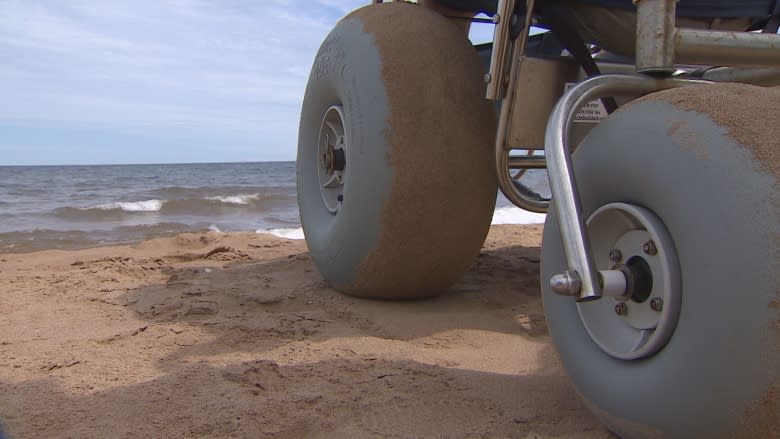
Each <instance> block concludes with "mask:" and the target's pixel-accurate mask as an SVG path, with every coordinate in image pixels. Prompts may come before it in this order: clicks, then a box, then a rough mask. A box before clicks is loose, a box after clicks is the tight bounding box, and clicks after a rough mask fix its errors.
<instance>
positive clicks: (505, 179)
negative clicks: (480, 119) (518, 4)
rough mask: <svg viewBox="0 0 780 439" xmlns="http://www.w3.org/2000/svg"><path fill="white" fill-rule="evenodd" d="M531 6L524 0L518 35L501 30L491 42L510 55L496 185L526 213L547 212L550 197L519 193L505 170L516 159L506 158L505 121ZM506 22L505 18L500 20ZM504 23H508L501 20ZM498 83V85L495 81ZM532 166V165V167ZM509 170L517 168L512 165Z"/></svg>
mask: <svg viewBox="0 0 780 439" xmlns="http://www.w3.org/2000/svg"><path fill="white" fill-rule="evenodd" d="M518 1H524V0H518ZM506 3H514V2H512V1H509V0H506V1H502V2H501V3H500V5H501V4H506ZM533 9H534V0H527V1H526V17H525V28H524V29H523V34H522V35H521V36H520V37H518V39H517V41H514V42H512V41H510V40H509V33H508V32H507V33H501V32H498V31H496V33H495V37H494V41H493V48H494V50H496V47H505V48H511V55H510V58H509V77H508V78H507V79H508V81H506V83H505V86H506V92H505V93H504V94H505V97H504V99H503V102H502V103H501V112H500V114H499V117H498V130H497V132H496V144H495V148H494V149H495V155H496V175H497V177H498V187H499V189H501V192H502V193H503V194H504V196H505V197H506V198H507V199H508V200H509V201H511V202H512V203H514V204H515V205H516V206H518V207H520V208H521V209H525V210H527V211H530V212H537V213H545V212H547V209H548V208H549V206H550V200H549V199H546V198H542V197H538V198H537V197H532V196H530V195H529V194H522V193H520V192H518V191H517V190H515V182H514V181H512V178H511V177H510V176H509V173H508V172H507V171H508V169H510V166H513V165H517V164H518V163H519V161H518V160H517V158H515V157H511V158H510V157H509V152H510V151H511V149H510V148H507V146H506V139H507V135H508V133H509V124H510V123H511V120H512V108H513V107H514V102H515V91H516V88H517V78H518V76H519V74H520V63H521V62H522V56H523V54H524V53H525V45H526V42H527V41H528V33H529V31H530V29H531V19H532V18H533ZM508 11H509V12H508V13H509V16H511V14H512V12H513V10H512V9H509V10H508ZM498 20H499V24H498V25H501V18H500V17H499V19H498ZM504 21H507V22H508V20H504ZM505 24H507V25H508V23H505ZM499 67H500V68H502V69H503V68H504V65H503V64H502V65H501V66H493V63H492V61H491V66H490V71H491V72H494V71H496V69H497V68H499ZM486 79H490V80H491V83H492V82H496V81H495V79H496V78H493V77H490V78H486ZM491 83H488V86H490V85H491ZM498 85H499V86H500V85H501V84H498ZM501 94H502V93H501V92H498V93H495V94H493V93H491V92H490V91H489V90H488V94H487V98H488V99H497V98H498V97H499V96H501ZM535 160H536V163H538V162H539V160H544V157H538V158H536V159H535ZM534 167H535V166H534ZM512 169H517V168H515V167H513V168H512Z"/></svg>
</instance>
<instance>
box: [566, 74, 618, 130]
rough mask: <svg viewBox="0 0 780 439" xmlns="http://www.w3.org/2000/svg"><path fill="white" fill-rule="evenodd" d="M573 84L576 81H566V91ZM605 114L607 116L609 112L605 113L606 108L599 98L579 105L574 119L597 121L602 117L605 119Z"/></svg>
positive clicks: (576, 120)
mask: <svg viewBox="0 0 780 439" xmlns="http://www.w3.org/2000/svg"><path fill="white" fill-rule="evenodd" d="M575 85H577V83H576V82H567V83H566V91H568V90H569V89H570V88H572V87H574V86H575ZM607 116H609V113H607V109H606V108H605V107H604V104H603V103H602V102H601V99H596V100H593V101H590V102H588V103H587V104H585V105H583V106H582V107H580V109H579V110H578V111H577V114H575V115H574V121H575V122H592V123H599V122H601V120H602V119H606V118H607Z"/></svg>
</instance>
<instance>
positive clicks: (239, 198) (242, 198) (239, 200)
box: [206, 194, 260, 205]
mask: <svg viewBox="0 0 780 439" xmlns="http://www.w3.org/2000/svg"><path fill="white" fill-rule="evenodd" d="M258 198H260V194H238V195H229V196H225V197H219V196H217V197H206V199H207V200H209V201H219V202H220V203H225V204H240V205H246V204H249V202H250V201H252V200H257V199H258Z"/></svg>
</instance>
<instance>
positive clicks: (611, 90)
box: [544, 75, 710, 301]
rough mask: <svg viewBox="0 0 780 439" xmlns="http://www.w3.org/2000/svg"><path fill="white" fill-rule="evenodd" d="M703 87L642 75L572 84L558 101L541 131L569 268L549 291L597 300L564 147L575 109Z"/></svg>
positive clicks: (582, 220) (579, 207) (598, 294)
mask: <svg viewBox="0 0 780 439" xmlns="http://www.w3.org/2000/svg"><path fill="white" fill-rule="evenodd" d="M709 83H710V82H708V81H692V80H686V79H654V78H652V77H649V76H644V75H602V76H596V77H593V78H590V79H588V80H586V81H583V82H581V83H579V84H577V85H576V86H575V87H572V88H571V89H569V91H568V92H566V93H564V95H563V97H562V98H561V100H560V101H558V104H557V105H556V106H555V109H554V110H553V113H552V115H551V116H550V120H549V122H548V124H547V129H546V131H545V140H544V155H545V157H546V158H547V170H548V176H549V179H550V190H551V192H552V197H553V199H554V200H555V203H553V206H554V209H555V214H556V216H557V218H558V225H559V227H560V231H561V237H562V239H563V248H564V252H565V254H566V261H567V263H568V267H569V269H568V271H567V272H565V273H562V274H560V275H557V276H554V277H553V279H551V280H550V284H551V285H553V286H554V288H553V289H554V291H556V292H558V293H560V294H565V295H571V296H578V300H579V301H588V300H594V299H598V298H600V297H601V296H602V291H601V286H600V285H599V281H598V271H597V270H596V268H595V264H594V263H593V258H592V257H591V252H590V242H589V241H588V237H587V234H586V233H585V230H586V228H585V218H584V216H583V213H582V203H581V201H580V195H579V191H578V190H577V184H576V179H575V176H574V167H573V165H572V160H571V151H570V150H569V148H568V146H567V145H568V143H567V139H568V135H569V127H570V126H571V123H572V120H573V119H574V114H575V112H576V111H577V109H578V108H580V107H581V106H582V105H583V104H585V103H587V102H590V101H591V100H593V99H597V98H600V97H604V96H615V95H633V96H635V97H639V96H642V95H646V94H649V93H653V92H656V91H660V90H665V89H668V88H674V87H681V86H684V85H690V84H709Z"/></svg>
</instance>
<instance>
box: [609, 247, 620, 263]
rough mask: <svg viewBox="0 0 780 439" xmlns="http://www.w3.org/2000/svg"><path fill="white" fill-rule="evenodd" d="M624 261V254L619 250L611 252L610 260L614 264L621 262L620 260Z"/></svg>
mask: <svg viewBox="0 0 780 439" xmlns="http://www.w3.org/2000/svg"><path fill="white" fill-rule="evenodd" d="M621 259H623V253H621V252H620V250H618V249H614V250H612V251H611V252H609V260H610V261H612V262H620V260H621Z"/></svg>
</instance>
